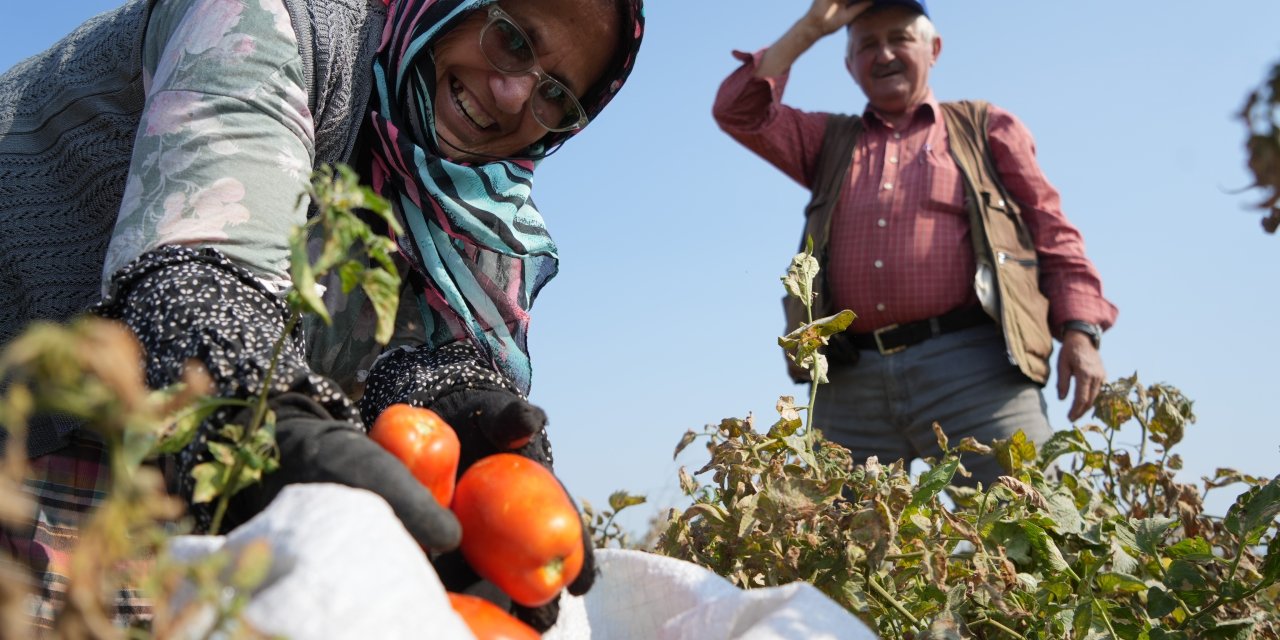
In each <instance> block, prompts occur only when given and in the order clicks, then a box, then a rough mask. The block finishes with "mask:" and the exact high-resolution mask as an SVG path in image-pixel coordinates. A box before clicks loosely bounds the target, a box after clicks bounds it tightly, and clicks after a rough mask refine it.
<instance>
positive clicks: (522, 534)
mask: <svg viewBox="0 0 1280 640" xmlns="http://www.w3.org/2000/svg"><path fill="white" fill-rule="evenodd" d="M369 436H370V437H371V438H373V440H374V441H375V442H377V443H378V444H380V445H382V447H383V448H385V449H387V450H388V451H390V452H391V453H392V454H393V455H395V457H396V458H398V459H400V461H401V462H403V463H404V464H405V465H406V466H408V467H409V470H410V471H411V472H412V473H413V475H414V477H416V478H417V479H418V481H419V482H421V483H422V484H423V486H425V487H426V488H427V490H429V491H430V492H431V495H433V496H435V499H436V501H437V502H439V503H440V504H441V505H444V506H447V507H449V508H450V509H451V510H452V511H453V513H454V515H456V516H457V518H458V522H459V523H460V524H461V525H462V545H461V550H462V555H463V557H465V558H466V560H467V563H468V564H470V565H471V568H472V569H475V571H476V573H477V574H479V575H480V576H481V577H482V578H484V579H486V580H488V581H489V582H492V583H493V584H495V585H497V586H498V588H500V589H502V591H503V592H505V593H506V594H507V595H508V596H509V597H510V598H511V599H512V600H513V601H515V602H517V603H520V604H522V605H524V606H527V607H537V606H540V605H544V604H546V603H548V602H550V601H551V599H552V598H555V597H556V596H557V595H558V594H559V593H560V591H561V590H562V589H563V588H564V587H565V586H566V585H568V584H569V583H570V582H573V580H574V578H577V577H578V572H579V571H581V570H582V561H583V541H582V526H581V521H580V520H579V517H578V512H577V509H575V508H574V506H573V503H572V502H571V501H570V500H569V496H568V495H566V494H565V492H564V489H562V488H561V486H560V482H559V481H558V480H556V478H555V476H554V475H552V474H551V472H550V471H548V470H547V469H546V468H545V467H543V466H542V465H540V464H538V463H537V462H534V461H533V460H530V459H528V458H525V457H523V456H520V455H516V454H514V453H498V454H494V455H491V456H487V457H485V458H482V459H480V460H479V461H477V462H476V463H475V464H473V465H471V467H470V468H468V469H467V470H466V471H465V472H464V473H463V474H462V476H461V477H458V455H459V448H460V447H459V444H458V436H457V434H455V433H454V431H453V428H452V427H450V426H449V425H448V424H447V423H445V421H444V420H442V419H440V416H438V415H436V414H435V412H433V411H430V410H428V409H422V408H419V407H413V406H410V405H407V404H396V405H392V406H390V407H388V408H387V409H386V410H385V411H383V412H382V414H381V415H380V416H378V419H377V420H376V421H375V422H374V424H373V429H372V430H370V432H369ZM449 601H450V604H452V605H453V608H454V611H456V612H457V613H458V614H459V615H460V616H461V617H462V619H463V620H464V621H465V622H466V623H467V626H468V627H470V629H471V632H472V633H473V634H475V636H476V638H478V639H479V640H500V639H511V640H520V639H523V638H539V637H540V635H539V634H538V633H537V632H536V631H534V630H533V629H532V628H531V627H529V626H528V625H526V624H524V623H523V622H520V621H519V620H517V619H515V618H514V617H512V616H511V615H509V614H508V613H507V612H505V611H503V610H502V609H500V608H499V607H497V606H496V605H494V604H492V603H490V602H489V601H487V600H483V599H481V598H477V597H474V596H469V595H464V594H457V593H450V594H449Z"/></svg>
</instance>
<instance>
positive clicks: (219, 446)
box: [209, 441, 236, 466]
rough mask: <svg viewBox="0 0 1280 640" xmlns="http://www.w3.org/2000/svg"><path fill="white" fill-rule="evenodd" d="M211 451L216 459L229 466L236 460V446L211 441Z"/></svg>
mask: <svg viewBox="0 0 1280 640" xmlns="http://www.w3.org/2000/svg"><path fill="white" fill-rule="evenodd" d="M209 453H210V454H212V455H213V459H214V460H216V461H218V462H221V463H222V464H224V465H227V466H231V465H232V464H234V463H235V461H236V449H235V447H234V446H232V445H229V444H226V443H223V442H212V441H210V442H209Z"/></svg>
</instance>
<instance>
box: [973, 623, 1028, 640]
mask: <svg viewBox="0 0 1280 640" xmlns="http://www.w3.org/2000/svg"><path fill="white" fill-rule="evenodd" d="M972 624H989V625H991V626H993V627H995V628H997V629H999V630H1001V631H1003V632H1005V633H1007V634H1009V635H1011V636H1013V637H1015V638H1019V640H1027V637H1026V636H1024V635H1022V634H1021V633H1018V632H1017V631H1014V630H1013V629H1010V628H1009V627H1006V626H1004V625H1003V624H1000V623H999V622H997V621H995V620H992V619H991V618H979V619H977V620H974V621H973V623H972Z"/></svg>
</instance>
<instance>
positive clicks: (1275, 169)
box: [1240, 63, 1280, 233]
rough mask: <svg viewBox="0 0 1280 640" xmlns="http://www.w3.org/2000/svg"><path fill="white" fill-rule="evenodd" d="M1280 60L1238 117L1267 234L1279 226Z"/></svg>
mask: <svg viewBox="0 0 1280 640" xmlns="http://www.w3.org/2000/svg"><path fill="white" fill-rule="evenodd" d="M1278 112H1280V63H1276V65H1275V66H1274V67H1272V69H1271V77H1270V78H1268V79H1267V81H1266V82H1264V83H1263V84H1262V86H1261V87H1259V88H1258V89H1257V90H1256V91H1253V92H1252V93H1250V94H1249V97H1248V99H1247V100H1246V101H1245V104H1244V109H1243V110H1241V112H1240V117H1241V118H1243V119H1244V122H1245V127H1246V128H1247V130H1248V134H1249V137H1248V140H1247V142H1246V143H1245V150H1246V151H1247V152H1248V154H1249V170H1250V171H1251V172H1253V180H1254V182H1253V187H1255V188H1258V189H1261V190H1262V191H1263V199H1262V201H1261V202H1259V203H1258V208H1260V209H1262V210H1263V212H1264V213H1263V217H1262V227H1263V228H1264V229H1266V230H1267V233H1275V231H1276V229H1277V228H1280V124H1278V122H1280V120H1278V119H1277V113H1278Z"/></svg>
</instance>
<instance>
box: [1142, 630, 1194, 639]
mask: <svg viewBox="0 0 1280 640" xmlns="http://www.w3.org/2000/svg"><path fill="white" fill-rule="evenodd" d="M1150 637H1151V640H1190V638H1191V636H1188V635H1187V633H1186V632H1185V631H1171V630H1169V629H1164V628H1152V629H1151V636H1150Z"/></svg>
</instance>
